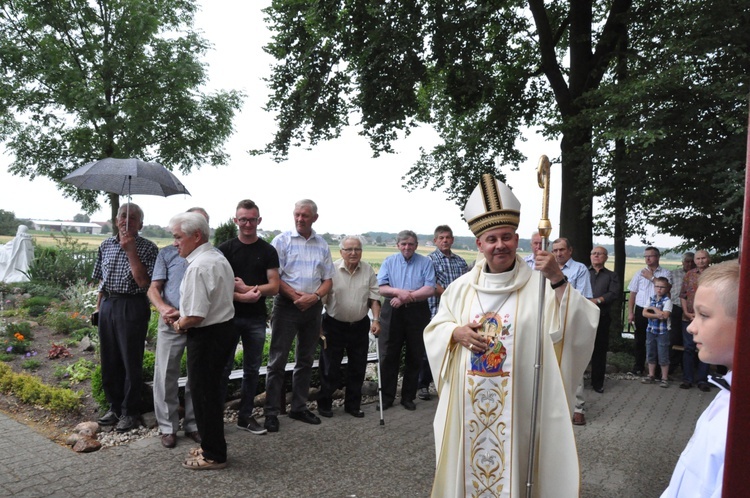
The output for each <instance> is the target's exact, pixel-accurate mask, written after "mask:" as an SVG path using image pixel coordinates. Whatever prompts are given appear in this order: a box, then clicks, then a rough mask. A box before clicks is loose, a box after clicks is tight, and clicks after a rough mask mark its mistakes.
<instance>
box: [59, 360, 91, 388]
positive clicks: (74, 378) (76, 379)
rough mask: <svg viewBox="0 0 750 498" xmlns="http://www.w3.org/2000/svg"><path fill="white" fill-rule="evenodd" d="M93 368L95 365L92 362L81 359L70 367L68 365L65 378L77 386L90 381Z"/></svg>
mask: <svg viewBox="0 0 750 498" xmlns="http://www.w3.org/2000/svg"><path fill="white" fill-rule="evenodd" d="M95 367H96V365H94V363H93V362H91V361H89V360H87V359H86V358H81V359H79V360H78V361H77V362H75V363H73V364H72V365H68V368H66V369H65V373H66V374H67V375H65V377H67V378H69V379H70V383H71V384H78V383H80V382H83V381H84V380H87V379H90V378H91V374H92V373H93V372H94V368H95Z"/></svg>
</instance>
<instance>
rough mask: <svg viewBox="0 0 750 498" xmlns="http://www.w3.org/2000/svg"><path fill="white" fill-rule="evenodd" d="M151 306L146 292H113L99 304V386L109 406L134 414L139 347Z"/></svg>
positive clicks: (138, 401)
mask: <svg viewBox="0 0 750 498" xmlns="http://www.w3.org/2000/svg"><path fill="white" fill-rule="evenodd" d="M150 316H151V308H150V307H149V304H148V299H147V298H146V294H134V295H122V294H117V295H114V296H108V297H105V298H103V300H102V302H101V304H100V306H99V353H100V357H101V365H102V388H103V389H104V394H105V396H106V397H107V402H109V409H110V410H112V411H113V412H115V413H116V414H118V415H131V416H137V415H138V413H139V412H140V407H141V386H142V385H143V348H144V344H145V342H146V333H147V332H148V320H149V317H150Z"/></svg>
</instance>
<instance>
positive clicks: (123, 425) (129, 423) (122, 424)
mask: <svg viewBox="0 0 750 498" xmlns="http://www.w3.org/2000/svg"><path fill="white" fill-rule="evenodd" d="M136 427H138V418H137V417H134V416H132V415H123V416H122V417H120V421H119V422H117V426H115V430H116V431H117V432H128V431H129V430H131V429H135V428H136Z"/></svg>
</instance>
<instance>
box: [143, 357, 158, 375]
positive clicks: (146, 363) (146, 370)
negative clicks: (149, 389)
mask: <svg viewBox="0 0 750 498" xmlns="http://www.w3.org/2000/svg"><path fill="white" fill-rule="evenodd" d="M155 364H156V355H155V354H154V352H153V351H149V350H146V351H144V352H143V379H144V380H150V379H153V378H154V365H155Z"/></svg>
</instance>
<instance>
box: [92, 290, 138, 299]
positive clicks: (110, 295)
mask: <svg viewBox="0 0 750 498" xmlns="http://www.w3.org/2000/svg"><path fill="white" fill-rule="evenodd" d="M102 293H103V294H104V298H105V299H134V298H144V297H146V294H145V293H143V292H141V293H140V294H123V293H120V292H109V291H102Z"/></svg>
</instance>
